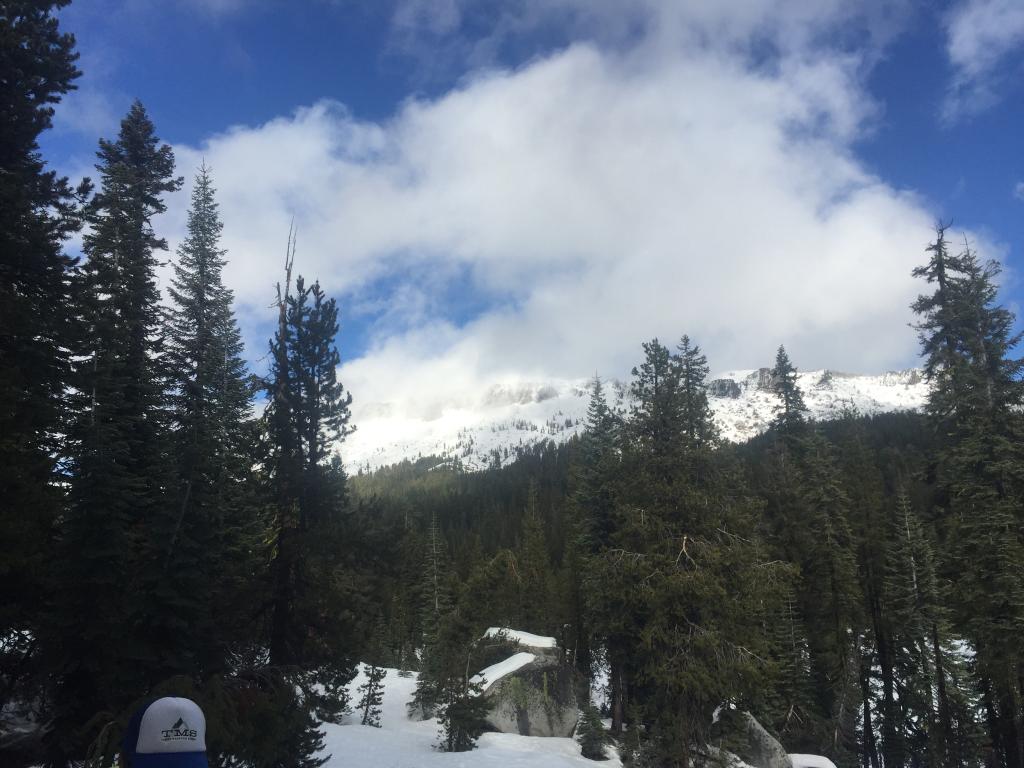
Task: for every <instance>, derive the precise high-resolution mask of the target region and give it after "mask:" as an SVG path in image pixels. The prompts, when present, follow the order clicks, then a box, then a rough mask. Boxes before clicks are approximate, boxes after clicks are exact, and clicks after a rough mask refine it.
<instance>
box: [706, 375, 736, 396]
mask: <svg viewBox="0 0 1024 768" xmlns="http://www.w3.org/2000/svg"><path fill="white" fill-rule="evenodd" d="M708 394H709V395H711V397H731V398H733V399H736V398H737V397H739V396H740V395H742V394H743V390H742V389H741V388H740V385H739V384H737V383H736V382H735V381H734V380H733V379H715V380H713V381H712V382H710V383H709V384H708Z"/></svg>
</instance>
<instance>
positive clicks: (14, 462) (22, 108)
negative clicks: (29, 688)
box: [0, 0, 87, 709]
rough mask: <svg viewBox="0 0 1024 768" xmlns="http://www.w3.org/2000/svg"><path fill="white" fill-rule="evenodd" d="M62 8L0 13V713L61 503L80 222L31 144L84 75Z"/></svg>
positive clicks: (31, 645)
mask: <svg viewBox="0 0 1024 768" xmlns="http://www.w3.org/2000/svg"><path fill="white" fill-rule="evenodd" d="M67 1H68V0H57V1H56V2H40V1H39V0H22V1H9V2H2V3H0V72H2V73H3V76H2V77H0V113H2V114H3V116H4V117H3V120H2V121H0V123H2V124H0V169H2V170H0V329H2V330H0V498H2V499H3V502H2V503H0V709H2V708H3V707H4V706H5V705H6V704H7V703H8V702H9V701H10V699H11V697H12V696H13V695H15V694H16V692H17V689H18V688H19V687H20V686H21V685H22V684H23V683H25V682H26V681H27V680H28V675H27V673H28V672H29V671H30V669H31V667H32V663H31V662H32V657H33V656H34V655H35V652H36V649H38V647H39V646H38V643H37V642H34V641H33V640H32V638H38V637H39V630H40V627H39V625H38V617H39V610H38V609H39V607H40V605H42V604H43V603H44V602H45V600H46V599H47V597H46V595H47V593H48V592H49V590H50V585H49V584H48V582H49V576H50V573H51V572H52V563H51V558H50V556H49V553H50V551H51V550H50V544H51V541H52V536H53V525H54V524H55V521H56V520H57V518H58V516H59V514H60V512H61V506H62V503H63V493H62V492H61V490H60V486H61V485H62V483H60V482H59V480H60V477H59V476H58V468H57V461H58V459H59V457H61V456H63V455H65V446H64V445H63V441H62V439H61V435H62V433H63V431H64V428H65V424H64V419H65V417H66V412H65V408H64V402H65V397H66V392H67V388H68V386H69V378H70V360H69V348H70V330H71V324H70V320H71V317H70V311H69V307H70V299H71V287H70V285H69V277H70V271H71V267H72V265H73V260H72V259H70V258H68V257H67V256H66V255H65V253H64V252H63V248H62V243H63V241H64V239H65V238H66V237H67V236H68V235H69V234H71V233H72V232H73V231H74V230H75V229H76V228H77V227H78V224H79V217H78V212H77V210H76V207H75V205H74V203H75V200H74V197H73V195H72V192H71V190H70V189H69V187H68V183H67V179H64V178H61V177H58V176H57V175H56V173H54V172H53V171H51V170H47V168H46V164H45V162H44V160H43V158H42V156H41V155H40V152H39V146H38V138H39V136H40V134H41V133H42V132H43V131H45V130H47V129H48V128H49V127H50V125H51V121H52V117H53V105H54V104H56V103H57V102H58V101H60V99H61V97H62V96H63V95H64V94H66V93H68V92H69V91H70V90H72V89H73V88H74V87H75V85H74V81H75V80H76V79H77V78H78V76H79V75H80V73H79V71H78V69H77V67H76V66H75V62H76V60H77V58H78V54H77V53H76V52H75V50H74V45H75V40H74V37H72V36H71V35H69V34H65V33H62V32H61V30H60V26H59V24H58V20H57V17H56V12H57V11H58V10H59V9H60V8H62V7H64V6H66V5H67ZM86 189H87V185H86V186H84V187H83V188H82V189H81V190H80V192H81V193H82V194H84V193H85V192H86ZM20 696H21V698H22V699H23V700H28V699H32V698H35V692H22V694H20Z"/></svg>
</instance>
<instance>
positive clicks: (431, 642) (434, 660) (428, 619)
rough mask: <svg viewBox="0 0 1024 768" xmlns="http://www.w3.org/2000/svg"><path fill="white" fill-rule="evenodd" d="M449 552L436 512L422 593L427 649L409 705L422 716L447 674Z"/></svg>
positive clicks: (439, 694) (437, 696) (438, 694)
mask: <svg viewBox="0 0 1024 768" xmlns="http://www.w3.org/2000/svg"><path fill="white" fill-rule="evenodd" d="M449 567H450V565H449V561H448V552H447V548H446V547H445V543H444V538H443V537H442V535H441V530H440V527H439V526H438V523H437V515H436V513H435V514H434V515H433V516H432V517H431V520H430V530H429V532H428V534H427V541H426V548H425V551H424V553H423V581H422V585H421V589H420V594H421V595H422V598H423V606H422V615H423V620H422V623H423V638H422V640H423V653H422V661H421V664H420V676H419V678H418V679H417V681H416V691H415V694H414V695H413V700H412V701H411V702H409V709H410V711H412V712H418V714H419V715H420V717H421V718H422V719H424V720H425V719H427V718H428V717H430V716H431V715H433V713H434V711H435V708H436V707H437V705H438V704H439V703H440V701H441V698H442V693H443V685H444V681H445V678H446V671H445V670H446V668H447V667H448V666H449V665H448V664H447V663H446V660H447V658H448V655H447V654H448V651H449V650H450V649H447V648H445V647H444V643H443V640H442V639H441V632H442V626H443V622H444V620H445V618H446V617H447V616H448V615H449V614H450V613H451V612H452V611H453V609H454V605H453V603H454V600H453V596H452V590H451V584H450V571H449Z"/></svg>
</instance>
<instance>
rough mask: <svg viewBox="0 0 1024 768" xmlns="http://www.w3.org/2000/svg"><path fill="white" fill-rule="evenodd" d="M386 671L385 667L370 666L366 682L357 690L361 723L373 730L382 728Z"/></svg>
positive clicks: (357, 705)
mask: <svg viewBox="0 0 1024 768" xmlns="http://www.w3.org/2000/svg"><path fill="white" fill-rule="evenodd" d="M385 674H386V670H385V669H384V668H383V667H377V666H374V665H372V664H371V665H369V666H367V667H366V680H365V681H364V682H363V683H362V684H361V685H360V686H359V688H357V689H356V690H358V691H359V702H358V703H357V704H356V710H357V711H358V712H359V713H360V714H361V720H360V722H361V723H362V724H363V725H369V726H372V727H373V728H380V713H381V702H383V700H384V687H383V686H382V685H381V682H382V681H383V680H384V676H385Z"/></svg>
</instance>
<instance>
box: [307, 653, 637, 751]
mask: <svg viewBox="0 0 1024 768" xmlns="http://www.w3.org/2000/svg"><path fill="white" fill-rule="evenodd" d="M365 680H366V668H365V667H361V668H360V671H359V674H358V675H357V676H356V678H355V680H353V681H352V683H351V685H350V686H349V690H350V692H351V694H352V703H353V705H355V703H356V702H357V701H358V699H359V695H358V693H357V692H356V689H357V687H358V686H359V685H360V684H362V683H363V682H364V681H365ZM415 688H416V675H415V674H413V675H412V676H410V677H402V676H400V675H399V674H398V670H395V669H388V670H387V674H386V675H385V678H384V699H383V702H382V706H381V727H380V728H371V727H369V726H364V725H360V724H359V717H358V716H357V714H355V713H354V714H352V715H349V716H348V717H346V718H345V722H344V724H342V725H334V724H331V723H325V724H324V725H323V730H324V745H325V747H324V752H323V753H322V754H323V755H328V754H329V755H331V759H330V760H329V761H328V762H327V764H326V765H325V767H324V768H419V766H426V767H427V768H433V767H434V766H438V767H439V768H490V767H491V766H494V768H498V767H499V766H509V768H593V767H594V765H595V763H594V762H593V761H591V760H587V759H585V758H583V757H582V756H581V755H580V748H579V745H578V744H576V742H575V741H573V740H572V739H561V738H540V737H535V736H516V735H513V734H507V733H485V734H484V735H483V736H481V737H480V740H479V742H478V748H477V749H475V750H473V751H472V752H454V753H445V752H440V751H438V750H437V749H436V748H435V745H436V744H437V740H438V731H439V726H438V723H437V720H425V721H422V722H419V721H415V720H410V719H409V717H408V715H407V710H406V706H405V705H406V703H407V702H408V701H410V700H411V699H412V695H413V692H414V690H415ZM600 765H601V766H607V768H621V766H622V763H621V762H619V760H618V759H617V758H613V759H611V760H608V761H607V762H603V763H600Z"/></svg>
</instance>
